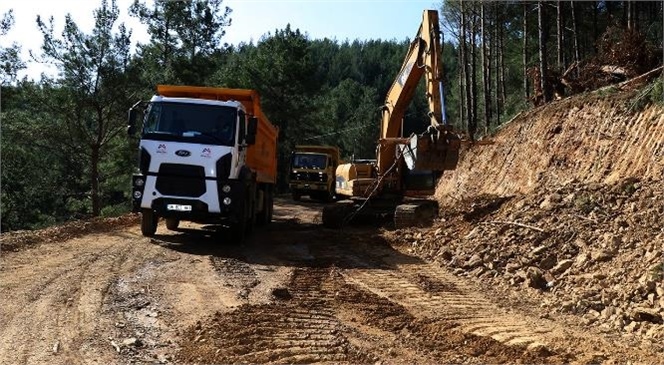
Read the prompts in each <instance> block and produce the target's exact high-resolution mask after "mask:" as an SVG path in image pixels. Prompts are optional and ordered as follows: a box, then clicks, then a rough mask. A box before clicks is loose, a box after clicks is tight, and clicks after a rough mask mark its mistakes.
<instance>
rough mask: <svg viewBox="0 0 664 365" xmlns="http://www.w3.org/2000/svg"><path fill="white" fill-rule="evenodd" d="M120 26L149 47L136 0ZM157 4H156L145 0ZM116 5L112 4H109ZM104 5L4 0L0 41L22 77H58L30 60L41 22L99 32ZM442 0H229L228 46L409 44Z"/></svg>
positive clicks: (126, 1) (86, 0)
mask: <svg viewBox="0 0 664 365" xmlns="http://www.w3.org/2000/svg"><path fill="white" fill-rule="evenodd" d="M116 1H117V4H118V8H119V9H120V22H124V23H125V25H126V26H127V27H128V28H131V29H133V33H132V40H133V42H134V44H136V42H140V43H147V42H148V41H149V36H148V34H147V32H146V28H145V26H144V25H142V24H140V22H139V21H138V20H137V19H135V18H132V17H130V16H129V15H128V8H129V6H130V5H131V3H132V2H133V1H134V0H116ZM139 1H141V2H144V3H148V4H152V0H139ZM109 2H110V0H109ZM100 3H101V1H100V0H0V15H2V14H4V13H6V12H7V11H9V10H10V9H13V13H14V19H15V24H14V26H13V27H12V29H11V30H10V31H9V33H7V34H6V35H5V36H3V37H2V38H1V39H0V46H8V45H10V44H12V43H13V42H16V43H17V44H19V45H20V46H21V47H22V55H23V57H22V58H23V60H24V61H26V63H27V66H28V68H27V70H24V71H23V72H22V73H21V74H20V75H19V76H20V77H23V76H24V75H27V76H28V77H29V78H39V75H40V74H41V73H42V72H45V73H47V74H50V75H54V74H55V70H54V69H53V67H52V66H48V65H44V64H41V63H38V62H35V61H33V60H31V59H30V56H29V51H30V50H32V52H33V54H37V55H38V54H39V53H40V47H41V43H42V36H41V33H40V32H39V30H38V28H37V25H36V21H35V19H36V18H37V15H40V16H41V17H42V18H43V19H48V18H49V17H50V16H53V17H54V20H55V30H56V34H60V33H61V31H62V27H63V24H64V17H65V15H66V14H67V13H69V14H71V16H72V18H73V19H74V21H75V22H76V23H77V24H78V26H79V28H81V29H82V30H83V31H85V32H89V31H90V30H91V29H92V27H93V18H92V13H93V10H94V9H95V8H97V7H98V6H99V4H100ZM441 3H442V0H225V1H223V4H224V5H225V6H228V7H229V8H231V9H232V13H231V19H232V24H231V26H230V27H228V28H226V35H225V36H224V38H223V41H224V42H226V43H229V44H238V43H240V42H245V43H248V42H254V43H255V42H257V41H258V40H259V39H260V38H261V36H263V35H266V34H267V33H272V34H274V31H275V29H283V28H285V27H286V25H287V24H290V25H291V28H292V29H299V30H300V31H301V32H303V33H306V34H307V35H308V36H309V38H310V39H322V38H329V39H334V40H337V41H339V42H342V41H344V40H351V41H352V40H355V39H359V40H369V39H383V40H392V39H396V40H399V41H401V40H404V39H411V38H412V37H413V36H415V33H416V32H417V28H418V27H419V24H420V22H421V20H422V12H423V11H424V10H425V9H439V8H440V4H441Z"/></svg>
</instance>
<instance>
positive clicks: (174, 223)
mask: <svg viewBox="0 0 664 365" xmlns="http://www.w3.org/2000/svg"><path fill="white" fill-rule="evenodd" d="M179 225H180V220H179V219H177V218H166V228H168V229H169V230H171V231H175V230H176V229H178V226H179Z"/></svg>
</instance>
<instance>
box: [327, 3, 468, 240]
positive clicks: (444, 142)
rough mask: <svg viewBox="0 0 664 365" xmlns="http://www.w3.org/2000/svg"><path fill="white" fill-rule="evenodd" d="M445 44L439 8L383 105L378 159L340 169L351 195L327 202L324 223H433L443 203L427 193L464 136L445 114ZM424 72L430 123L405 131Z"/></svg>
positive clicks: (340, 188) (341, 189) (450, 166)
mask: <svg viewBox="0 0 664 365" xmlns="http://www.w3.org/2000/svg"><path fill="white" fill-rule="evenodd" d="M441 51H442V46H441V42H440V24H439V21H438V12H437V11H436V10H425V11H424V14H423V19H422V23H421V24H420V27H419V30H418V32H417V35H416V36H415V38H414V39H413V41H412V42H411V44H410V47H409V49H408V52H407V54H406V57H405V59H404V61H403V64H402V65H401V69H400V71H399V73H398V74H397V77H396V79H395V80H394V82H393V83H392V86H391V87H390V89H389V91H388V93H387V96H386V98H385V104H384V106H383V109H382V122H381V126H380V139H379V141H378V145H377V146H376V159H375V160H373V159H372V160H356V161H353V162H351V163H346V164H341V165H339V167H337V170H336V194H337V196H338V197H342V198H346V199H343V200H340V201H337V202H336V203H335V204H330V205H327V206H325V207H324V209H323V216H322V221H323V225H324V226H326V227H330V228H340V227H341V226H343V225H344V224H346V223H348V222H350V221H352V220H362V218H364V219H366V218H367V217H368V218H369V219H370V220H372V221H374V220H375V219H376V217H377V216H378V217H383V218H385V217H387V218H393V219H394V224H395V226H396V227H406V226H414V225H421V224H429V223H430V222H431V221H432V220H433V218H434V217H435V216H436V215H437V213H438V204H437V202H436V201H435V200H431V199H428V198H427V197H429V196H431V195H432V194H433V193H434V190H435V188H436V183H437V181H438V178H439V177H440V176H441V175H442V173H443V171H446V170H454V169H455V168H456V166H457V163H458V159H459V149H460V147H461V140H460V138H459V135H458V134H456V133H455V132H454V130H453V129H452V127H451V126H450V125H449V124H448V123H447V121H446V119H445V118H444V113H443V108H444V100H443V90H442V88H443V85H442V82H441V80H442V68H443V67H442V61H441V59H442V55H441ZM422 76H425V81H426V87H425V90H426V91H425V92H426V98H427V101H428V105H429V113H428V116H429V119H430V123H429V125H428V126H427V127H426V129H425V130H424V131H421V132H420V133H413V134H411V135H410V136H407V137H406V136H403V130H404V125H403V119H404V114H405V111H406V109H407V108H408V105H409V104H410V102H411V101H412V99H413V96H414V94H415V89H416V88H417V85H418V83H419V81H420V80H421V79H422Z"/></svg>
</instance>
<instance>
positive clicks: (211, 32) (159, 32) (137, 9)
mask: <svg viewBox="0 0 664 365" xmlns="http://www.w3.org/2000/svg"><path fill="white" fill-rule="evenodd" d="M129 12H130V14H131V15H132V16H134V17H136V18H138V19H139V20H140V21H141V23H143V24H146V25H147V27H148V33H149V34H150V43H148V44H144V45H139V46H138V48H139V50H138V57H136V58H135V59H134V62H135V66H136V68H137V69H139V70H140V77H141V79H142V80H143V83H144V85H145V87H148V88H153V87H154V84H160V83H171V84H175V83H183V84H188V85H206V84H208V82H209V77H210V76H211V75H212V74H213V73H215V71H216V70H217V69H218V68H219V66H220V62H221V60H222V59H223V54H224V53H225V48H226V44H222V43H221V39H222V38H223V36H224V34H225V33H226V31H225V28H226V27H228V26H229V25H230V23H231V22H230V14H231V9H230V8H228V7H224V6H222V0H191V1H170V0H156V1H155V2H154V4H153V8H152V9H150V8H148V5H147V4H146V3H141V2H139V1H138V0H134V3H133V4H132V6H131V7H130V9H129Z"/></svg>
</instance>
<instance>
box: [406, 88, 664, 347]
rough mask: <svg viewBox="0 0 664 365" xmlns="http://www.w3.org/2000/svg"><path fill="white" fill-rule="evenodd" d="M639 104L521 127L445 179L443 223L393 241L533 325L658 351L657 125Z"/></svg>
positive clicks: (591, 108) (587, 108) (530, 116)
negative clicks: (559, 326)
mask: <svg viewBox="0 0 664 365" xmlns="http://www.w3.org/2000/svg"><path fill="white" fill-rule="evenodd" d="M635 95H636V93H635V92H627V93H622V94H614V95H604V96H599V95H584V96H579V97H575V98H571V99H567V100H563V101H559V102H555V103H552V104H549V105H546V106H544V107H541V108H538V109H535V110H532V111H529V112H526V113H524V114H522V115H520V116H519V117H517V118H516V119H515V120H514V121H513V122H512V123H510V124H509V125H507V126H506V127H505V128H503V129H502V130H501V131H500V132H499V133H498V134H497V135H496V136H495V137H494V138H493V140H494V142H495V143H494V144H493V145H484V146H477V147H474V148H471V149H470V150H467V151H465V152H464V155H463V158H462V160H461V162H460V164H459V167H458V169H457V170H456V171H454V172H453V173H451V174H449V175H447V176H446V177H444V178H443V180H442V181H441V182H440V184H439V186H438V190H437V198H438V200H439V201H440V202H441V203H442V206H443V212H442V219H441V220H440V221H438V222H436V224H435V226H434V227H432V228H428V229H423V230H420V231H416V232H414V231H408V230H403V231H397V232H395V233H394V235H395V238H396V241H401V242H403V241H405V242H407V245H409V246H410V250H411V251H412V252H415V253H417V254H418V255H419V256H422V257H426V258H427V259H429V260H434V261H437V262H440V263H442V264H444V265H445V266H447V267H449V268H451V269H453V271H454V273H455V274H457V275H459V276H469V277H473V278H476V279H479V281H480V282H481V283H484V285H485V287H486V288H487V290H490V291H496V292H498V293H499V294H497V295H505V296H506V297H511V298H513V304H514V306H515V307H520V308H522V309H523V310H526V311H530V312H533V314H534V315H539V316H541V317H542V318H553V317H555V318H558V319H560V320H568V321H571V322H574V323H580V324H581V325H582V326H586V327H587V328H595V329H596V330H599V331H601V332H603V333H605V334H607V335H608V336H609V337H615V338H621V339H622V340H623V341H624V342H625V343H631V344H634V345H639V346H647V347H649V346H655V347H658V346H659V350H658V351H662V348H661V345H658V344H659V343H661V341H662V339H664V324H663V323H664V223H662V219H661V217H662V214H663V213H664V196H663V195H662V194H663V193H664V182H662V180H661V174H662V170H663V169H664V160H663V159H662V158H661V157H662V154H664V147H663V144H664V138H663V137H664V115H663V113H662V111H663V110H662V108H661V107H657V106H649V107H646V108H644V109H642V110H641V111H638V112H637V111H635V110H634V108H632V105H633V102H632V100H634V97H635ZM526 303H527V304H526ZM528 308H530V309H528ZM565 318H566V319H565Z"/></svg>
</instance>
